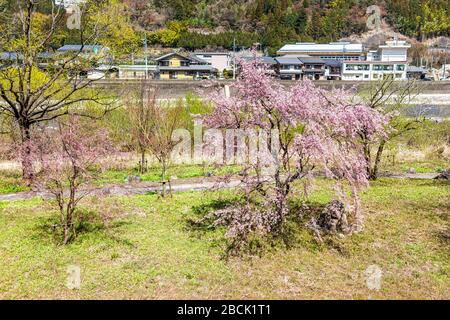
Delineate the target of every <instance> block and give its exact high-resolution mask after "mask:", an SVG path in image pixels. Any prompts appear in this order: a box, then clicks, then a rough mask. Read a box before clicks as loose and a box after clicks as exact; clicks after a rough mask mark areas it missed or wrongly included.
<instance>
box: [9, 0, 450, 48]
mask: <svg viewBox="0 0 450 320" xmlns="http://www.w3.org/2000/svg"><path fill="white" fill-rule="evenodd" d="M17 1H18V0H0V11H3V12H8V10H9V11H11V12H14V9H8V8H12V6H11V3H14V2H17ZM49 1H50V0H49ZM84 1H85V5H86V7H87V10H89V7H95V12H100V13H99V14H98V15H97V17H99V18H100V23H103V24H105V25H106V24H108V25H115V27H113V28H108V30H109V31H108V33H105V34H104V35H103V37H102V39H100V40H101V42H102V43H104V44H106V45H108V46H111V47H112V48H113V50H114V51H115V52H116V53H117V54H118V55H120V54H130V53H134V52H137V51H139V50H140V49H141V48H142V38H143V36H144V34H146V35H147V39H148V41H149V44H150V45H152V46H161V47H184V48H186V49H188V50H195V49H203V48H211V49H215V48H225V49H231V48H232V46H233V39H236V43H237V45H238V47H250V46H252V45H253V44H254V43H260V44H261V46H262V47H263V48H264V49H267V50H268V52H269V53H270V54H273V53H274V52H275V51H276V50H277V49H278V48H280V47H281V46H282V45H283V44H285V43H286V42H296V41H316V42H328V41H335V40H339V39H342V38H346V37H349V36H351V35H353V36H354V35H360V34H362V33H364V32H365V31H367V27H366V21H367V18H368V15H367V13H366V10H367V8H368V7H369V6H371V5H373V4H376V5H378V6H379V7H380V8H381V16H382V20H383V25H384V26H390V28H392V29H393V30H395V31H396V32H399V33H401V34H403V35H405V36H408V37H411V38H416V39H418V40H425V39H428V38H432V37H436V36H448V35H449V34H450V0H384V1H380V0H84ZM42 3H44V2H42ZM46 10H47V11H48V10H49V8H48V6H47V7H46V6H42V12H43V13H44V15H43V17H42V20H43V21H45V11H46ZM0 20H1V19H0ZM70 42H73V37H72V36H71V34H70V32H67V33H66V34H61V36H60V37H58V39H56V42H55V43H54V45H55V46H58V45H60V44H63V43H70Z"/></svg>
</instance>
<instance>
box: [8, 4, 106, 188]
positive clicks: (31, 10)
mask: <svg viewBox="0 0 450 320" xmlns="http://www.w3.org/2000/svg"><path fill="white" fill-rule="evenodd" d="M63 2H64V1H63ZM63 4H64V3H62V4H59V5H56V4H55V3H54V1H43V0H40V1H39V0H14V1H11V2H10V3H9V6H10V7H8V8H7V11H6V12H5V14H3V13H2V17H1V19H0V29H1V30H2V32H4V39H3V40H4V41H2V43H0V44H1V46H3V47H4V49H6V50H8V51H10V52H11V54H10V60H9V62H8V63H7V64H6V65H3V66H1V67H0V113H1V114H4V115H6V116H9V117H11V118H12V119H14V121H15V122H16V123H17V125H18V127H19V129H20V135H21V142H22V145H23V146H25V147H24V151H23V157H22V159H21V161H22V171H23V178H24V180H25V181H27V182H28V183H30V182H31V181H32V180H33V177H34V171H33V163H32V162H31V158H32V157H31V155H30V153H31V149H30V148H29V147H28V146H27V145H28V142H29V141H30V140H31V128H32V126H33V125H35V124H38V123H43V122H47V121H51V120H53V119H56V118H58V117H61V116H63V115H66V114H68V113H69V112H70V113H72V114H78V115H84V116H89V114H88V112H87V111H86V109H85V108H83V106H82V105H83V103H89V102H92V103H95V104H96V105H101V106H102V109H103V110H102V113H104V112H107V111H108V110H109V108H110V104H109V101H108V99H106V97H105V96H103V95H102V94H100V93H99V92H97V91H95V90H93V89H91V85H92V83H93V82H94V81H96V80H94V79H91V80H90V79H83V78H81V77H80V73H82V72H83V73H86V72H88V71H89V70H92V69H94V68H95V65H96V64H97V63H98V62H99V61H98V60H95V59H94V58H93V57H92V56H89V57H87V56H86V55H85V53H86V50H85V49H86V47H87V46H88V45H89V44H96V39H97V38H98V35H99V34H100V33H101V32H102V31H104V27H105V26H104V25H103V26H102V27H99V25H98V24H96V22H95V21H93V20H92V19H89V18H88V17H89V15H90V14H91V15H92V13H91V11H88V10H87V6H85V7H82V10H81V11H82V14H83V15H84V16H83V17H84V19H83V23H82V24H81V25H80V29H79V30H76V31H74V34H75V35H76V36H77V38H78V39H77V42H78V43H79V44H80V46H79V48H78V49H77V50H76V51H72V52H68V53H66V54H60V55H59V54H58V55H56V56H55V57H54V59H53V60H52V61H51V62H50V63H49V64H47V65H46V66H45V67H43V66H42V65H41V64H40V63H39V62H40V58H41V57H42V54H43V53H47V51H48V50H49V49H50V48H51V44H52V42H53V41H55V38H56V37H57V36H58V35H59V33H60V32H62V30H64V28H65V17H66V11H65V9H64V6H63ZM43 5H46V6H47V7H50V9H48V8H47V11H50V13H49V14H48V15H43V14H42V13H41V12H40V10H41V7H42V6H43Z"/></svg>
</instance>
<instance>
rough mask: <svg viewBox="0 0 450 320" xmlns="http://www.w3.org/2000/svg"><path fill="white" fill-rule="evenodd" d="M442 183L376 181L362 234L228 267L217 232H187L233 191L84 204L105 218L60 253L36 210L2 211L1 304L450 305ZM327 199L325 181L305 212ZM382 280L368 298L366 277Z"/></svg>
mask: <svg viewBox="0 0 450 320" xmlns="http://www.w3.org/2000/svg"><path fill="white" fill-rule="evenodd" d="M449 186H450V184H449V183H447V182H437V181H425V180H407V179H381V180H380V181H377V182H375V183H373V184H372V186H371V187H370V188H369V189H367V190H366V191H364V193H363V194H362V198H363V207H364V211H365V213H366V215H367V218H366V224H365V225H366V227H365V230H364V232H362V233H360V234H355V235H352V236H347V237H345V238H342V239H341V238H339V237H331V238H329V239H328V240H327V243H326V244H317V243H316V242H315V241H314V240H313V237H312V236H311V234H310V233H309V232H308V231H306V230H305V229H304V228H303V227H302V226H296V228H294V230H295V234H293V236H294V239H295V240H294V241H293V242H292V245H291V247H289V248H285V247H281V246H280V247H275V248H272V249H270V250H268V251H266V253H265V254H263V255H262V256H260V257H258V256H244V257H241V258H232V259H231V260H229V261H225V260H223V259H221V256H222V255H223V252H224V232H223V230H215V231H204V232H196V231H193V230H192V229H190V228H189V227H188V224H187V221H188V219H190V218H198V217H200V216H201V215H202V214H204V213H205V212H206V210H207V208H208V207H210V206H211V205H213V204H214V203H216V202H217V201H224V200H229V199H232V198H233V197H234V193H233V192H232V191H220V192H215V193H204V192H187V193H180V194H175V195H174V197H173V198H166V199H161V198H158V197H157V196H156V195H144V196H132V197H108V198H89V199H86V200H85V201H84V203H83V206H84V207H85V208H89V210H91V211H95V212H97V213H101V215H102V217H107V219H106V218H105V219H106V220H105V221H107V224H106V226H104V227H102V225H101V224H92V225H91V227H90V228H88V229H86V230H85V232H82V233H81V234H80V235H79V237H78V239H77V240H76V241H75V242H74V243H72V244H70V245H68V246H59V245H57V243H56V242H55V239H54V237H53V236H52V235H51V233H50V232H49V230H48V228H47V227H46V226H47V225H48V223H49V221H50V220H52V219H54V218H55V217H56V212H54V211H52V210H51V209H50V208H49V207H48V205H46V204H44V203H43V202H42V201H41V200H38V199H34V200H29V201H21V202H11V203H5V202H0V257H1V260H0V298H4V299H16V298H20V299H25V298H30V299H37V298H50V299H56V298H58V299H59V298H68V299H80V298H84V299H87V298H93V299H98V298H106V299H113V298H118V299H122V298H147V299H155V298H169V299H171V298H187V299H192V298H207V299H215V298H225V299H229V298H234V299H250V298H255V299H259V298H267V299H285V298H292V299H307V298H319V299H322V298H343V299H367V298H369V297H371V298H375V299H380V298H388V299H395V298H406V299H414V298H424V299H448V298H450V291H449V289H450V288H449V283H450V264H449V261H450V254H449V252H450V250H449V249H450V247H449V245H450V243H449V237H450V234H449V220H448V219H449V212H450V205H449V204H450V201H449V200H450V188H449ZM331 198H332V192H331V189H330V184H329V182H327V181H325V180H320V181H319V184H318V187H317V188H316V191H315V192H314V193H313V194H312V197H311V199H310V200H311V201H313V202H317V203H326V202H327V201H329V200H330V199H331ZM373 264H375V265H378V266H379V267H380V268H381V269H382V270H383V275H384V276H383V281H382V288H381V290H380V291H370V290H369V289H367V287H366V285H365V278H364V271H365V269H366V268H367V267H368V266H369V265H373ZM69 265H78V266H80V267H81V288H80V289H79V290H69V289H67V288H66V285H65V284H66V278H67V274H66V269H67V267H68V266H69Z"/></svg>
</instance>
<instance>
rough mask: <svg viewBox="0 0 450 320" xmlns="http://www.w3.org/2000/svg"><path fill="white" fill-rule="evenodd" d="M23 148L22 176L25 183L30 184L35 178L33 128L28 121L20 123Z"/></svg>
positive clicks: (21, 155)
mask: <svg viewBox="0 0 450 320" xmlns="http://www.w3.org/2000/svg"><path fill="white" fill-rule="evenodd" d="M20 130H21V139H22V146H21V147H22V150H21V154H20V157H21V165H22V178H23V180H24V181H25V183H26V184H27V185H28V186H30V185H31V184H32V183H33V180H34V169H33V159H32V156H33V155H32V150H31V143H32V142H31V128H30V125H29V124H28V123H25V124H24V123H21V124H20Z"/></svg>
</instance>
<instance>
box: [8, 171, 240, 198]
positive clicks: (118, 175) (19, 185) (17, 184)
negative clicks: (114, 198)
mask: <svg viewBox="0 0 450 320" xmlns="http://www.w3.org/2000/svg"><path fill="white" fill-rule="evenodd" d="M236 172H239V167H238V166H221V167H214V166H202V165H178V166H173V167H171V168H169V170H168V173H167V175H168V177H169V178H171V177H176V178H177V179H188V178H195V177H204V176H205V174H206V173H213V174H214V175H215V176H223V175H226V174H230V173H236ZM130 175H131V176H140V177H141V180H142V181H160V180H161V170H160V169H159V167H157V166H151V167H149V169H148V171H147V172H146V173H145V174H143V175H140V174H139V172H138V171H137V169H128V170H108V171H105V172H103V173H101V174H100V175H99V176H98V177H97V178H96V179H95V180H94V181H93V185H96V186H102V185H105V184H121V183H125V181H126V178H127V177H128V176H130ZM29 190H30V188H29V187H27V186H25V185H24V183H23V181H22V178H21V174H20V173H19V172H18V171H1V170H0V194H8V193H17V192H22V191H29Z"/></svg>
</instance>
